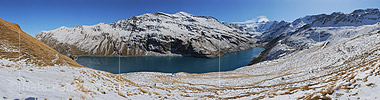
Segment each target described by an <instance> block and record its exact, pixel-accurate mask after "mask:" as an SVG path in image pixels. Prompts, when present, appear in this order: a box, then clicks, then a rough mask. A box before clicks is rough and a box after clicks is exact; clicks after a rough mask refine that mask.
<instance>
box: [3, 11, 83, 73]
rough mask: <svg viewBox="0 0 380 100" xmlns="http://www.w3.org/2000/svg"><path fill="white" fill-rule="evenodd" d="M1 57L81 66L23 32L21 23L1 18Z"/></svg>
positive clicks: (36, 62) (39, 62)
mask: <svg viewBox="0 0 380 100" xmlns="http://www.w3.org/2000/svg"><path fill="white" fill-rule="evenodd" d="M19 51H21V52H19ZM0 59H9V60H11V61H19V60H26V62H28V63H33V64H37V65H41V66H45V65H54V64H60V65H62V64H68V65H71V66H80V65H79V64H78V63H77V62H75V61H74V60H72V59H70V58H69V57H66V56H64V55H62V54H60V53H58V52H57V51H55V50H54V49H53V48H51V47H49V46H48V45H46V44H44V43H43V42H41V41H39V40H37V39H35V38H34V37H32V36H30V35H29V34H26V33H25V32H23V31H22V30H21V28H20V26H19V25H17V24H15V23H11V22H7V21H4V20H3V19H1V18H0Z"/></svg>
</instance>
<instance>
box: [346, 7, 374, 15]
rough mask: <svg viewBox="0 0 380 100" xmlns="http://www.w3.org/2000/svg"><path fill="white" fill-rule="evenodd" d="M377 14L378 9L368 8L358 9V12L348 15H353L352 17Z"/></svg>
mask: <svg viewBox="0 0 380 100" xmlns="http://www.w3.org/2000/svg"><path fill="white" fill-rule="evenodd" d="M378 13H379V9H377V8H368V9H358V10H355V11H353V12H352V13H350V14H353V15H363V14H378Z"/></svg>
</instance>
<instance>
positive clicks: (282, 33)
mask: <svg viewBox="0 0 380 100" xmlns="http://www.w3.org/2000/svg"><path fill="white" fill-rule="evenodd" d="M378 22H380V11H379V9H376V8H372V9H359V10H355V11H353V12H352V13H349V14H344V13H340V12H334V13H332V14H330V15H327V14H319V15H309V16H305V17H301V18H298V19H296V20H295V21H293V22H292V23H290V24H288V25H285V26H282V27H280V28H277V29H274V30H269V31H266V32H264V33H263V35H262V36H261V40H260V42H261V43H267V44H266V46H265V47H266V48H268V49H267V50H266V51H264V52H265V53H264V54H262V56H261V57H262V58H261V57H258V58H259V59H256V61H254V62H259V61H264V60H272V59H277V58H280V57H281V56H284V55H287V54H290V53H293V52H297V51H299V50H302V49H307V48H310V46H311V45H312V44H313V43H318V42H323V41H327V40H328V39H330V38H332V37H331V36H334V34H338V33H341V32H344V33H345V34H346V35H340V37H348V35H352V34H355V33H357V32H356V31H353V29H355V28H356V27H359V26H363V25H373V24H376V23H378ZM331 27H334V28H331ZM368 31H369V30H368ZM329 44H331V41H330V42H329Z"/></svg>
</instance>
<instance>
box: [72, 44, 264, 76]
mask: <svg viewBox="0 0 380 100" xmlns="http://www.w3.org/2000/svg"><path fill="white" fill-rule="evenodd" d="M263 50H264V48H261V47H256V48H253V49H248V50H244V51H239V52H232V53H227V54H225V55H224V56H222V57H220V61H219V58H195V57H120V73H128V72H165V73H175V72H187V73H206V72H218V71H219V62H220V71H230V70H234V69H237V68H239V67H243V66H246V65H248V63H249V62H250V61H252V58H253V57H255V56H258V55H259V54H260V52H261V51H263ZM76 61H77V62H78V63H79V64H81V65H83V66H87V67H90V68H94V69H98V70H103V71H107V72H111V73H115V74H118V73H119V57H92V56H83V57H79V58H78V59H77V60H76Z"/></svg>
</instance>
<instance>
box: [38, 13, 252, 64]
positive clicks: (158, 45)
mask: <svg viewBox="0 0 380 100" xmlns="http://www.w3.org/2000/svg"><path fill="white" fill-rule="evenodd" d="M241 34H242V33H240V31H237V30H236V29H234V28H231V27H228V26H226V25H224V24H222V23H220V22H219V21H218V20H217V19H215V18H213V17H207V16H195V15H191V14H188V13H185V12H178V13H175V14H166V13H161V12H158V13H147V14H143V15H139V16H134V17H131V18H128V19H124V20H119V21H116V22H114V23H110V24H107V23H99V24H96V25H93V26H77V27H61V28H58V29H56V30H51V31H42V32H40V33H38V34H37V35H36V38H37V39H39V40H41V41H42V42H44V43H46V44H48V45H50V46H51V47H53V48H54V49H56V50H57V51H59V52H61V53H63V54H66V55H104V56H109V55H111V56H112V55H118V54H120V55H122V56H152V55H153V56H159V55H165V56H168V55H169V56H170V55H172V56H195V57H217V56H218V55H219V50H220V53H221V54H223V53H227V52H233V51H239V50H244V49H249V48H252V47H254V46H255V45H254V42H255V41H254V40H252V39H250V38H247V37H245V36H243V35H241Z"/></svg>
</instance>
